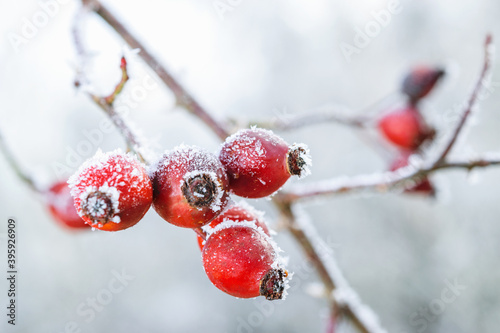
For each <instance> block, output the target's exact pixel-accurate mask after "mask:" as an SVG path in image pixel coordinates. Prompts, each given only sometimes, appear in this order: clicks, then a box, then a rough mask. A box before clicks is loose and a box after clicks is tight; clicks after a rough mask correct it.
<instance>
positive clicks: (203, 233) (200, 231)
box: [193, 227, 208, 241]
mask: <svg viewBox="0 0 500 333" xmlns="http://www.w3.org/2000/svg"><path fill="white" fill-rule="evenodd" d="M193 230H194V231H195V232H196V234H197V235H198V236H200V237H201V239H203V240H204V241H206V240H207V237H208V235H207V233H206V231H205V230H203V229H202V228H201V227H196V228H193Z"/></svg>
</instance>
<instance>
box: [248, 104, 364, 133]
mask: <svg viewBox="0 0 500 333" xmlns="http://www.w3.org/2000/svg"><path fill="white" fill-rule="evenodd" d="M370 120H371V119H370V118H369V117H364V116H348V115H346V114H345V112H344V111H343V110H341V109H340V108H338V107H337V108H335V107H324V108H319V109H315V110H310V111H307V112H304V113H303V114H300V115H294V116H292V115H284V116H277V117H274V118H272V119H270V120H267V121H251V122H250V123H249V125H256V126H258V127H263V128H267V129H276V130H281V131H289V130H294V129H297V128H301V127H304V126H309V125H315V124H323V123H325V122H335V123H339V124H343V125H347V126H351V127H355V128H364V127H366V126H367V124H368V123H369V122H370Z"/></svg>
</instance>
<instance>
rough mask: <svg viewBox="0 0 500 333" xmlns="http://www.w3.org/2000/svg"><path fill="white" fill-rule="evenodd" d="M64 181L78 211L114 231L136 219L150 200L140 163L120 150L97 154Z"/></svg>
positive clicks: (147, 178) (97, 226)
mask: <svg viewBox="0 0 500 333" xmlns="http://www.w3.org/2000/svg"><path fill="white" fill-rule="evenodd" d="M68 183H69V185H70V188H71V195H72V196H73V198H74V202H75V208H76V210H77V212H78V214H79V215H80V216H81V217H82V218H83V219H84V220H85V222H87V223H88V224H89V225H90V226H92V227H94V228H97V229H100V230H105V231H117V230H123V229H126V228H129V227H131V226H133V225H135V224H136V223H137V222H139V221H140V220H141V219H142V217H143V216H144V214H146V212H147V211H148V209H149V207H150V206H151V202H152V200H153V190H152V187H151V181H150V179H149V177H148V175H147V173H146V170H145V169H144V166H143V165H142V164H141V163H140V162H139V161H138V160H137V159H136V158H135V157H134V156H133V155H132V154H130V153H128V154H124V153H122V152H121V151H120V150H116V151H114V152H110V153H106V154H103V153H102V152H101V151H98V152H97V154H96V155H95V156H94V157H93V158H91V159H89V160H87V161H86V162H85V163H84V164H83V165H82V166H81V167H80V169H79V170H78V171H77V172H76V173H75V174H74V175H73V176H71V177H70V179H69V180H68Z"/></svg>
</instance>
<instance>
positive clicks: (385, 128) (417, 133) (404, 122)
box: [378, 107, 435, 150]
mask: <svg viewBox="0 0 500 333" xmlns="http://www.w3.org/2000/svg"><path fill="white" fill-rule="evenodd" d="M378 128H379V130H380V131H381V133H382V134H383V135H384V137H385V138H386V139H387V140H388V141H390V142H391V143H393V144H394V145H396V146H398V147H399V148H403V149H409V150H415V149H417V148H418V147H420V145H422V143H423V142H424V141H426V140H428V139H432V138H433V137H434V134H435V133H434V129H432V128H430V127H429V126H428V125H427V124H426V123H425V121H424V119H423V117H422V115H421V114H420V112H419V111H418V110H417V109H416V108H413V107H407V108H404V109H399V110H396V111H392V112H391V113H388V114H386V115H385V116H383V117H382V118H381V119H380V120H379V122H378Z"/></svg>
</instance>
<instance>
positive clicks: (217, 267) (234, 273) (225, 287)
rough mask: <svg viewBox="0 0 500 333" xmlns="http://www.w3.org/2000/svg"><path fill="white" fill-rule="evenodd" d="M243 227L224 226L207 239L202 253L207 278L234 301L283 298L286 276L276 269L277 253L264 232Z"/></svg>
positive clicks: (238, 225)
mask: <svg viewBox="0 0 500 333" xmlns="http://www.w3.org/2000/svg"><path fill="white" fill-rule="evenodd" d="M244 224H245V223H244V222H240V223H230V222H225V224H221V225H219V228H220V227H222V226H224V227H223V228H221V229H220V230H217V229H216V230H215V232H214V233H213V234H211V235H210V237H208V239H207V241H206V243H205V246H204V248H203V251H202V259H203V267H204V269H205V272H206V274H207V276H208V278H209V279H210V281H211V282H212V283H213V285H214V286H216V287H217V288H219V289H220V290H222V291H224V292H225V293H227V294H229V295H232V296H235V297H240V298H252V297H257V296H264V297H266V298H267V299H268V300H275V299H281V298H283V295H284V292H285V287H286V278H287V275H288V273H287V271H286V270H284V269H283V268H281V267H279V264H278V263H277V260H278V256H277V253H276V250H275V249H274V248H273V246H272V244H271V243H270V241H269V238H268V237H267V236H266V235H265V234H264V233H263V232H261V231H259V230H257V229H256V228H255V227H254V226H253V225H252V224H250V225H248V226H247V225H244Z"/></svg>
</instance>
